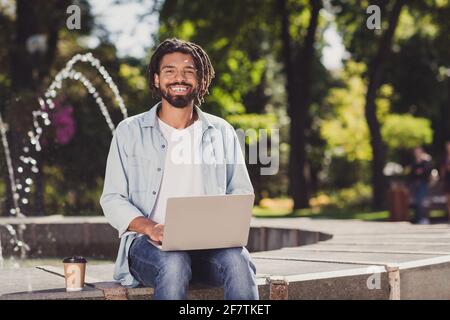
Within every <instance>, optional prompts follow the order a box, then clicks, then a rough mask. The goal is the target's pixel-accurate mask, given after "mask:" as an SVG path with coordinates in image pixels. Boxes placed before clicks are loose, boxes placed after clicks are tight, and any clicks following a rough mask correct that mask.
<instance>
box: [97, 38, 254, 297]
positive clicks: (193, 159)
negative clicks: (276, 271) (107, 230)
mask: <svg viewBox="0 0 450 320" xmlns="http://www.w3.org/2000/svg"><path fill="white" fill-rule="evenodd" d="M148 72H149V82H150V90H151V91H152V93H154V94H156V95H158V96H159V97H160V98H161V101H160V102H159V103H157V104H156V105H155V106H153V107H152V108H151V109H150V110H149V111H147V112H144V113H142V114H139V115H136V116H134V117H130V118H128V119H125V120H124V121H122V122H121V123H120V124H119V125H118V127H117V129H116V132H115V134H114V137H113V140H112V143H111V147H110V151H109V155H108V160H107V166H106V174H105V184H104V189H103V194H102V196H101V199H100V203H101V206H102V208H103V212H104V214H105V216H106V217H107V219H108V221H109V222H110V223H111V225H112V226H113V227H115V228H116V229H117V230H118V231H119V237H120V238H121V241H120V247H119V252H118V257H117V260H116V266H115V272H114V278H115V279H116V280H120V281H121V283H122V285H124V286H137V285H139V284H140V285H144V286H150V287H153V288H154V290H155V291H154V299H186V297H187V291H188V287H189V283H191V282H192V281H195V282H199V283H204V284H207V285H212V286H223V287H224V294H225V299H236V300H237V299H249V300H250V299H258V288H257V285H256V279H255V272H256V269H255V266H254V264H253V263H252V261H251V258H250V255H249V253H248V251H247V249H246V248H244V247H238V248H225V249H209V250H195V251H168V252H167V251H160V249H158V248H157V247H156V246H154V245H153V244H151V243H150V242H149V241H148V240H149V239H151V240H153V241H156V242H160V243H161V242H162V241H164V219H165V210H166V201H167V199H168V198H169V197H176V196H190V195H192V196H195V195H220V194H248V193H253V187H252V185H251V182H250V179H249V176H248V172H247V168H246V166H245V162H244V159H243V155H242V151H241V147H240V144H239V140H238V138H237V135H236V133H235V131H234V130H233V128H232V127H231V125H230V124H228V123H227V122H226V121H225V120H223V119H221V118H219V117H216V116H213V115H210V114H208V113H206V112H203V111H201V109H200V105H201V103H202V102H203V98H204V96H205V95H206V94H207V93H208V88H209V85H210V84H211V81H212V79H213V78H214V69H213V67H212V65H211V62H210V60H209V57H208V55H207V54H206V53H205V51H204V50H203V49H202V48H201V47H200V46H198V45H196V44H194V43H191V42H186V41H181V40H178V39H168V40H165V41H164V42H162V43H161V44H160V45H159V46H158V47H157V48H156V51H155V52H154V54H153V56H152V57H151V60H150V63H149V68H148ZM180 142H181V144H182V145H181V147H180ZM199 154H200V155H201V156H200V157H198V155H199ZM205 155H206V156H205ZM180 159H181V160H182V161H179V160H180ZM199 159H200V160H202V161H198V160H199ZM205 159H206V160H207V161H206V160H205Z"/></svg>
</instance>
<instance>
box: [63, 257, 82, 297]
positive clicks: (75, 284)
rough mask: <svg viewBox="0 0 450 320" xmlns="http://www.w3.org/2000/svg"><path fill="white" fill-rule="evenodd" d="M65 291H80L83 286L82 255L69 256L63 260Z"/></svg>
mask: <svg viewBox="0 0 450 320" xmlns="http://www.w3.org/2000/svg"><path fill="white" fill-rule="evenodd" d="M63 263H64V277H65V279H66V291H68V292H73V291H81V290H83V287H84V278H85V274H86V263H87V261H86V259H85V258H83V257H69V258H66V259H64V260H63Z"/></svg>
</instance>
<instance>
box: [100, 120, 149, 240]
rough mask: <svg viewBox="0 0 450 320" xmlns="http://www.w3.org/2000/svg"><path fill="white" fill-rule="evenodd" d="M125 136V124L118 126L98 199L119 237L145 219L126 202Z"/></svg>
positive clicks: (127, 196) (127, 197)
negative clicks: (133, 224) (134, 224)
mask: <svg viewBox="0 0 450 320" xmlns="http://www.w3.org/2000/svg"><path fill="white" fill-rule="evenodd" d="M127 134H128V132H127V128H126V124H124V123H121V124H119V126H118V127H117V129H116V132H115V133H114V136H113V138H112V141H111V146H110V149H109V154H108V160H107V163H106V173H105V183H104V186H103V193H102V196H101V198H100V205H101V206H102V209H103V213H104V214H105V216H106V219H107V220H108V222H109V223H110V224H111V225H112V226H113V227H114V228H116V229H117V230H118V231H119V237H122V235H123V234H124V233H125V232H126V231H134V230H130V229H129V225H130V223H131V222H132V221H133V220H134V219H136V218H143V219H145V217H144V215H143V214H142V212H141V211H140V210H139V209H138V208H137V207H135V206H134V205H133V204H132V203H131V202H130V201H129V200H128V199H129V194H128V175H127V167H128V155H127V153H126V150H125V147H124V145H125V144H124V141H127V140H128V136H127ZM138 221H140V220H138ZM139 230H141V229H139ZM136 232H138V231H136Z"/></svg>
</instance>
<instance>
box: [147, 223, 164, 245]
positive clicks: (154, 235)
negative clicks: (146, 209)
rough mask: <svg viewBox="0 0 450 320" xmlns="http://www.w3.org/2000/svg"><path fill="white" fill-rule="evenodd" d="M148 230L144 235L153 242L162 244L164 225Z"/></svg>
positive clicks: (157, 225)
mask: <svg viewBox="0 0 450 320" xmlns="http://www.w3.org/2000/svg"><path fill="white" fill-rule="evenodd" d="M149 229H150V230H149V231H148V232H147V233H146V235H147V236H148V237H149V238H150V239H151V240H153V241H156V242H159V243H162V240H163V237H164V225H163V224H159V223H158V224H155V225H154V226H153V227H151V228H149Z"/></svg>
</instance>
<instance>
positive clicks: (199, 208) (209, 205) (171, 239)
mask: <svg viewBox="0 0 450 320" xmlns="http://www.w3.org/2000/svg"><path fill="white" fill-rule="evenodd" d="M254 199H255V195H254V194H233V195H214V196H212V195H209V196H189V197H173V198H168V199H167V207H166V219H165V224H164V239H163V241H162V245H160V244H158V243H157V242H155V241H152V240H149V241H150V242H151V243H152V244H153V245H155V246H156V247H158V248H159V249H161V250H162V251H175V250H200V249H215V248H231V247H241V246H246V245H247V241H248V234H249V230H250V220H251V217H252V209H253V201H254Z"/></svg>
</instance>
